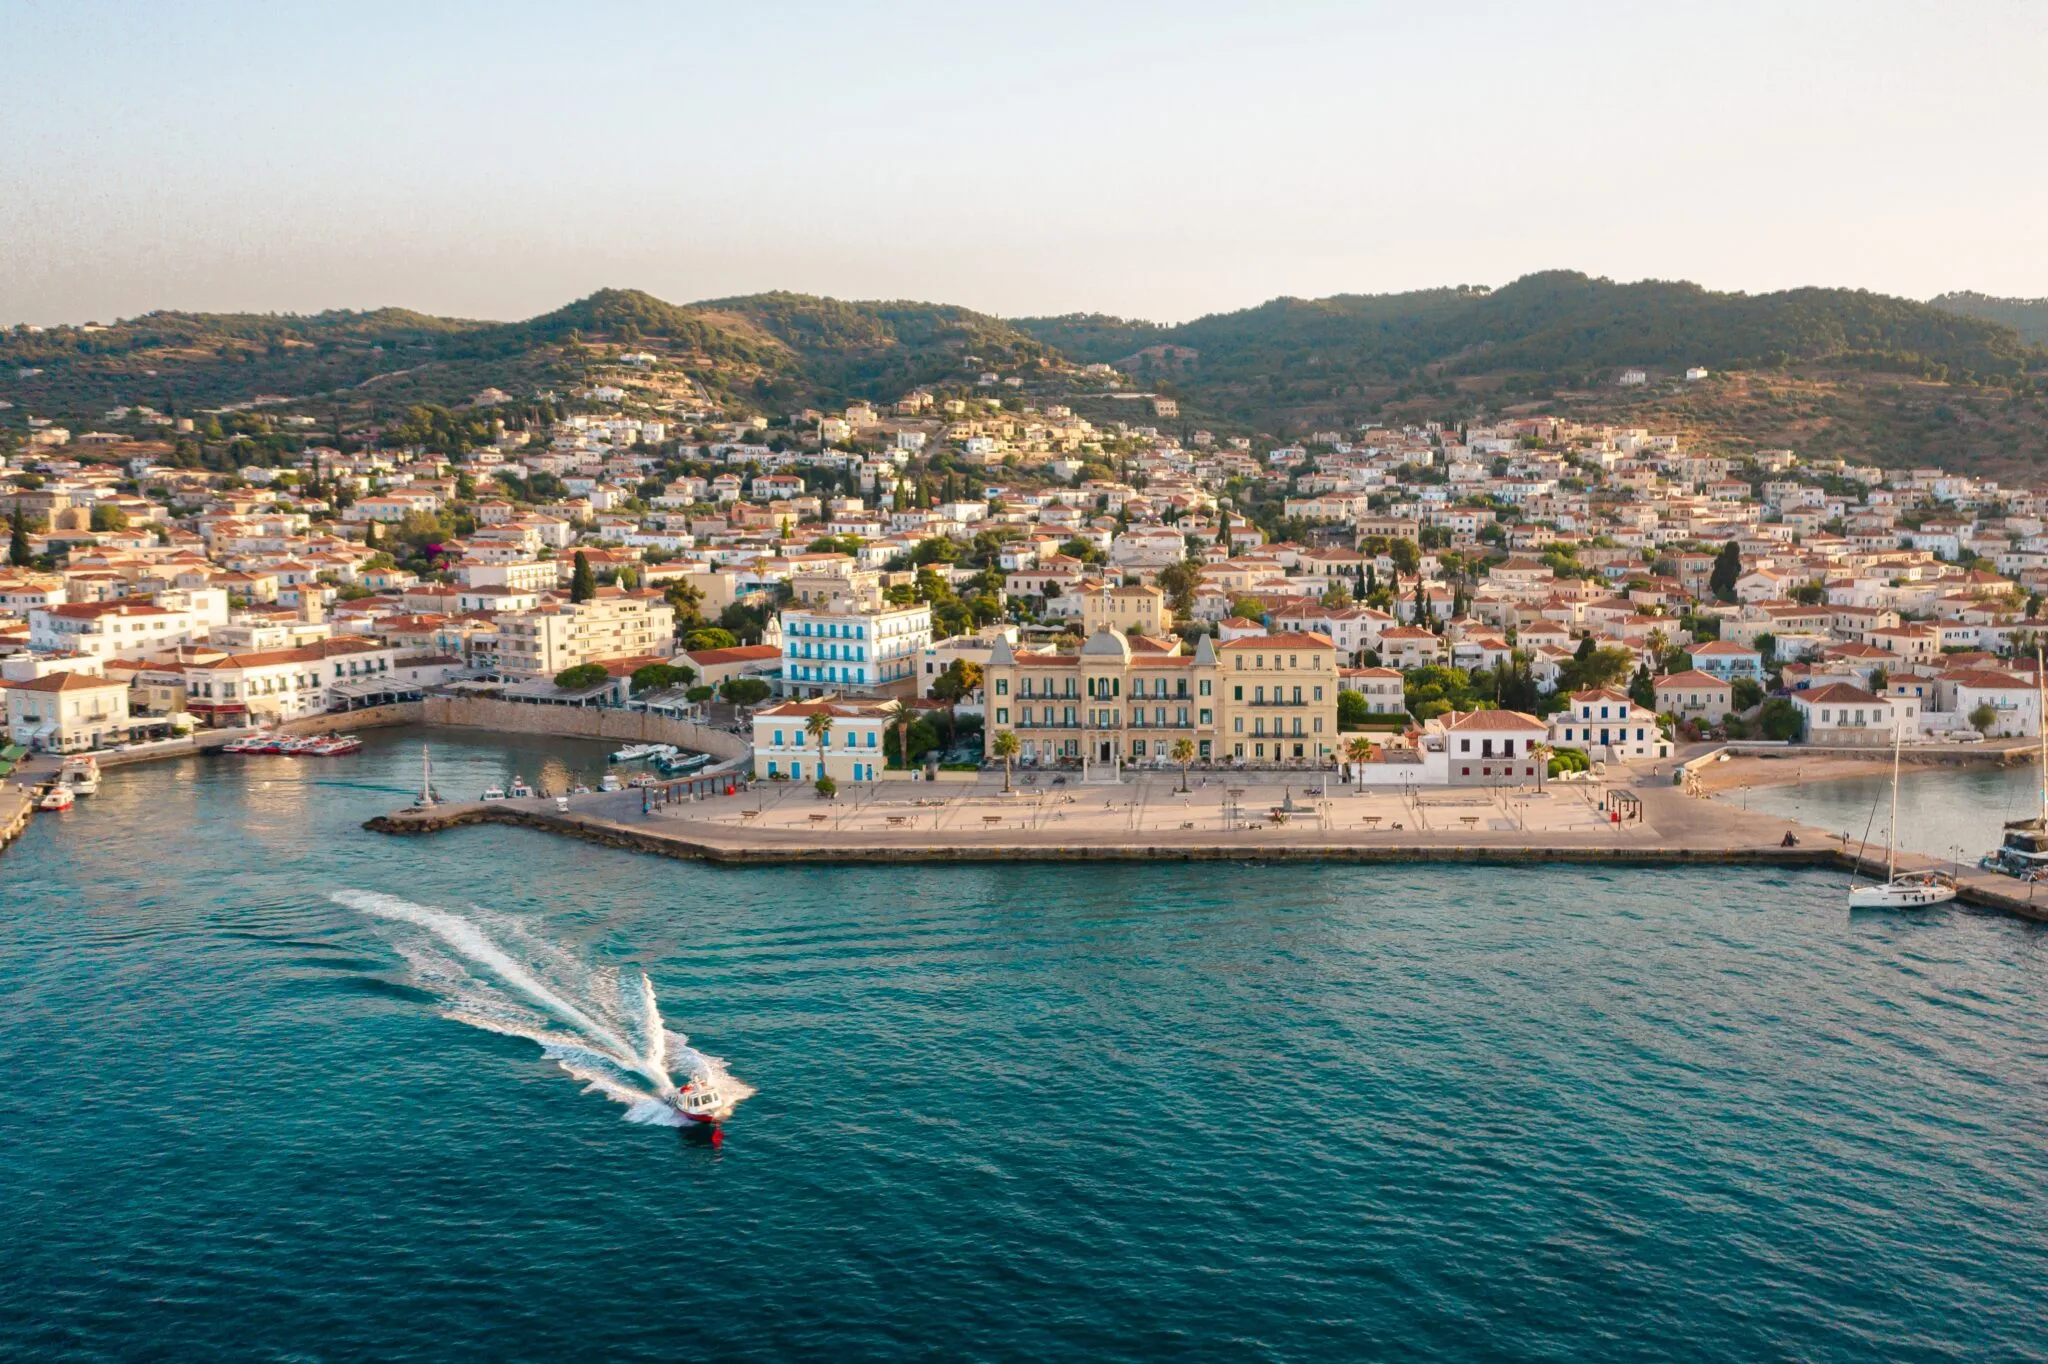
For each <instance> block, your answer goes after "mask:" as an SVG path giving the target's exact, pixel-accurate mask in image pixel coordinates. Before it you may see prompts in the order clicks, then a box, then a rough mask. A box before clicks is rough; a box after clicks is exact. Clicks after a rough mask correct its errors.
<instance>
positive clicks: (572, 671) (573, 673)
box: [555, 663, 611, 691]
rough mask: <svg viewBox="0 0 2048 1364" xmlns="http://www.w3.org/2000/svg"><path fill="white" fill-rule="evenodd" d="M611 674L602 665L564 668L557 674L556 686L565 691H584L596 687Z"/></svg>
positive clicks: (579, 664) (589, 664)
mask: <svg viewBox="0 0 2048 1364" xmlns="http://www.w3.org/2000/svg"><path fill="white" fill-rule="evenodd" d="M610 676H611V674H610V673H607V672H606V671H605V670H604V664H602V663H578V664H577V665H576V666H575V667H573V668H564V669H562V671H560V672H558V673H556V674H555V685H556V686H557V687H560V688H561V689H562V690H563V691H582V690H583V689H584V688H585V687H594V686H596V685H597V684H598V683H600V682H603V681H604V680H605V679H606V678H608V677H610Z"/></svg>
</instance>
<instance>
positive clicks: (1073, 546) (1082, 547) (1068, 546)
mask: <svg viewBox="0 0 2048 1364" xmlns="http://www.w3.org/2000/svg"><path fill="white" fill-rule="evenodd" d="M1060 553H1062V554H1064V555H1066V556H1067V557H1068V558H1069V559H1079V560H1080V561H1081V562H1082V563H1084V564H1099V563H1101V562H1102V561H1103V560H1104V559H1105V558H1107V557H1108V556H1107V555H1105V554H1104V553H1103V552H1102V551H1101V550H1099V549H1097V548H1096V547H1095V542H1094V541H1092V540H1083V539H1082V538H1081V537H1080V536H1078V535H1077V536H1075V537H1074V538H1073V539H1071V540H1069V541H1067V542H1066V543H1065V544H1064V545H1061V546H1060Z"/></svg>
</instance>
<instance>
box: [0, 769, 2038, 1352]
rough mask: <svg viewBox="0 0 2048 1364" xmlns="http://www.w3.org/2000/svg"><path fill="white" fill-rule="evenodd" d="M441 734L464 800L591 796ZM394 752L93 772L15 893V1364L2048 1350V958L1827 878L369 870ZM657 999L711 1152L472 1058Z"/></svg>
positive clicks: (522, 1073)
mask: <svg viewBox="0 0 2048 1364" xmlns="http://www.w3.org/2000/svg"><path fill="white" fill-rule="evenodd" d="M432 737H433V740H434V743H435V752H436V766H437V769H438V775H439V781H440V784H441V786H442V787H443V789H444V790H445V791H448V792H449V793H451V794H455V793H460V794H464V795H468V794H472V793H473V792H474V791H476V790H480V789H481V788H482V787H484V786H485V785H488V784H490V783H492V782H494V781H501V780H504V779H506V778H509V776H510V775H511V774H512V772H513V771H515V770H517V771H523V772H524V773H525V774H526V775H527V776H528V777H529V778H531V777H532V776H533V775H535V773H536V771H537V770H539V768H540V766H541V765H542V764H543V763H544V762H545V763H552V764H557V765H559V766H561V767H566V768H568V769H571V770H579V771H581V772H583V773H584V774H585V775H591V774H594V773H595V772H596V771H597V769H598V764H599V763H600V762H601V761H602V755H601V753H600V752H598V751H597V750H595V749H594V748H591V747H588V746H578V745H571V744H556V743H541V742H529V743H526V744H524V745H523V746H519V743H518V741H516V740H510V739H508V740H506V741H505V742H504V744H502V745H501V744H499V743H498V742H497V741H495V739H494V737H493V736H489V735H478V734H475V733H463V732H444V733H439V734H436V735H433V736H432ZM418 740H419V736H418V735H412V736H405V737H400V736H394V735H379V736H376V737H374V738H373V739H372V740H371V742H370V743H369V746H368V748H367V749H366V750H365V751H364V752H363V753H362V754H360V755H357V756H355V757H353V758H345V759H339V760H330V761H325V762H322V761H317V760H297V761H295V760H291V759H284V758H258V759H241V760H237V759H232V758H211V759H205V760H189V761H182V762H178V763H171V764H163V765H157V766H151V767H146V768H137V769H130V770H125V771H114V772H110V773H109V774H108V778H107V781H106V784H105V787H104V789H103V790H102V792H101V793H100V794H99V795H98V796H95V797H93V798H91V799H89V800H87V801H84V802H82V803H81V805H80V807H79V808H78V809H77V810H76V811H74V812H73V813H71V814H69V815H65V816H61V817H53V818H43V819H40V820H38V821H37V823H36V825H35V826H34V828H33V830H32V831H31V832H30V833H29V834H28V835H27V837H26V838H25V840H24V841H23V842H22V843H21V844H20V845H18V846H17V847H15V848H14V849H12V850H10V851H9V852H8V853H6V854H5V856H4V857H0V1056H4V1057H5V1058H6V1062H7V1064H6V1068H5V1077H6V1083H5V1084H4V1085H0V1208H4V1210H5V1213H6V1222H7V1225H6V1228H5V1231H4V1234H0V1357H4V1358H9V1359H41V1358H65V1357H78V1358H110V1359H135V1358H181V1359H182V1358H205V1359H280V1358H292V1359H360V1358H376V1359H420V1360H443V1359H467V1358H491V1359H554V1358H650V1359H654V1358H659V1359H675V1358H684V1359H721V1360H722V1359H747V1358H760V1359H770V1358H773V1359H782V1358H824V1359H834V1360H840V1359H900V1358H905V1357H922V1358H947V1359H953V1358H974V1359H1055V1358H1058V1359H1070V1358H1088V1359H1093V1358H1105V1359H1166V1358H1188V1357H1195V1358H1229V1359H1232V1360H1243V1359H1282V1360H1323V1359H1333V1358H1335V1359H1349V1358H1360V1359H1364V1358H1375V1359H1376V1358H1442V1359H1473V1358H1485V1359H1557V1360H1584V1359H1614V1358H1619V1359H1713V1360H1743V1361H1748V1360H1759V1359H1801V1360H1859V1361H1860V1360H1868V1359H1873V1358H1885V1359H1906V1360H1919V1359H1967V1360H1973V1361H1974V1360H2000V1359H2028V1358H2039V1357H2041V1355H2042V1353H2043V1350H2044V1341H2048V960H2044V957H2048V953H2044V942H2048V938H2044V935H2043V931H2042V930H2041V929H2039V928H2036V927H2033V926H2030V925H2028V924H2025V923H2021V922H2017V921H2014V920H2011V919H2006V918H2000V917H1994V916H1990V915H1985V914H1981V913H1977V912H1974V911H1970V910H1967V909H1963V908H1949V909H1944V910H1942V911H1939V912H1936V913H1931V914H1926V915H1920V916H1915V917H1884V916H1872V917H1863V916H1856V917H1851V916H1850V915H1849V914H1848V913H1847V912H1846V911H1845V910H1844V909H1843V908H1842V900H1841V892H1842V888H1843V885H1844V884H1845V883H1844V881H1843V878H1841V877H1839V876H1834V875H1829V874H1821V873H1790V872H1787V873H1778V872H1771V871H1728V870H1709V871H1681V872H1651V871H1642V872H1605V871H1590V870H1589V871H1579V870H1573V869H1565V868H1544V869H1530V870H1519V869H1512V868H1425V867H1418V868H1391V869H1388V868H1347V867H1332V868H1320V869H1319V868H1313V867H1301V866H1292V865H1289V866H1259V865H1242V866H1222V865H1213V866H1184V865H1171V864H1162V865H1135V866H1123V867H1029V866H1016V867H987V868H974V867H947V868H925V867H917V866H902V867H874V868H861V869H839V870H794V869H748V870H718V869H712V868H707V867H700V866H696V865H692V864H686V863H678V862H671V861H665V860H661V859H655V858H647V857H638V856H633V855H629V854H624V853H618V852H612V851H607V850H603V849H597V848H592V847H586V846H583V845H580V844H575V843H570V842H565V841H560V840H556V839H553V838H550V837H548V836H547V835H544V834H539V833H535V832H531V831H526V830H515V829H499V828H481V829H470V830H463V831H458V832H455V833H450V834H445V835H440V836H436V837H433V838H429V839H421V840H399V839H392V838H384V837H379V836H375V835H371V834H368V833H364V832H362V831H361V830H360V829H359V828H358V827H357V826H358V824H359V823H360V821H361V820H363V819H364V818H366V817H367V816H369V815H371V814H374V813H377V812H379V811H380V810H383V809H387V808H390V807H391V806H393V805H394V804H398V803H401V802H402V801H403V800H404V798H405V792H406V791H407V789H408V787H409V786H410V784H412V783H413V782H414V781H415V780H416V773H417V768H418V749H419V742H418ZM351 892H357V893H360V894H354V895H351V894H350V893H351ZM337 894H340V895H343V896H344V899H345V900H350V901H352V903H342V902H338V901H337V900H336V899H335V898H334V897H335V896H336V895H337ZM363 905H374V906H382V907H383V912H366V911H365V909H364V908H362V907H361V906H363ZM394 906H396V907H397V908H395V909H394V908H393V907H394ZM407 915H411V916H412V917H410V918H408V917H406V916H407ZM428 925H433V926H435V927H432V928H429V927H427V926H428ZM494 953H495V954H496V955H495V956H493V955H492V954H494ZM641 972H644V973H645V974H646V976H647V977H648V979H649V981H650V982H651V984H652V986H653V989H654V991H655V993H656V995H657V996H658V1002H659V1008H660V1011H661V1013H662V1015H663V1016H664V1018H665V1020H666V1023H667V1027H668V1028H669V1029H671V1030H673V1031H675V1032H678V1033H687V1034H688V1035H689V1040H690V1043H691V1045H693V1046H697V1047H701V1048H703V1049H704V1050H706V1051H707V1052H710V1053H712V1054H715V1055H717V1056H721V1057H724V1058H725V1059H726V1061H727V1062H728V1063H729V1065H730V1067H731V1070H732V1072H733V1073H734V1074H735V1075H736V1076H738V1077H739V1078H740V1079H741V1080H744V1081H745V1082H747V1083H748V1084H751V1085H753V1086H755V1087H756V1088H757V1089H758V1091H759V1092H758V1094H756V1095H755V1096H754V1097H753V1098H751V1099H749V1100H747V1101H746V1102H745V1103H744V1104H742V1105H741V1107H740V1109H739V1111H738V1114H737V1116H736V1117H735V1118H734V1120H733V1122H732V1123H731V1125H730V1128H729V1136H728V1139H727V1140H726V1142H725V1144H724V1145H723V1147H722V1148H719V1149H713V1148H711V1147H709V1146H707V1145H705V1144H703V1143H701V1142H697V1141H692V1140H689V1139H687V1138H685V1137H684V1136H682V1135H681V1134H679V1133H678V1132H676V1131H675V1130H672V1129H669V1128H665V1127H658V1126H648V1125H641V1124H637V1123H633V1122H627V1121H624V1120H623V1118H624V1116H625V1114H627V1112H628V1111H629V1109H628V1107H627V1106H626V1105H625V1104H623V1103H619V1102H614V1101H613V1100H612V1099H611V1098H608V1097H606V1095H605V1094H603V1093H588V1092H585V1088H584V1085H583V1083H582V1082H581V1081H579V1080H577V1079H574V1078H571V1077H570V1076H569V1075H567V1074H565V1073H564V1071H563V1070H562V1069H561V1067H560V1066H559V1065H558V1064H557V1063H556V1062H555V1061H554V1060H550V1059H548V1057H546V1056H544V1055H543V1053H542V1050H541V1048H540V1047H539V1046H538V1045H536V1044H535V1043H534V1042H533V1041H531V1040H529V1039H528V1038H526V1037H523V1036H518V1035H514V1034H513V1033H510V1032H507V1031H502V1030H501V1031H492V1030H488V1029H486V1028H484V1027H479V1026H473V1025H472V1024H473V1023H474V1022H475V1021H485V1022H491V1021H493V1020H495V1021H496V1023H498V1024H499V1025H505V1019H506V1017H508V1016H509V1015H508V1014H505V1013H503V1012H500V1013H499V1014H494V1015H491V1016H490V1017H486V1018H482V1019H481V1020H479V1019H477V1018H476V1017H474V1016H473V1017H472V1023H465V1022H460V1021H454V1020H451V1019H450V1018H447V1017H444V1016H443V1014H444V1013H446V1012H458V1013H460V1012H463V1011H464V1010H471V1011H472V1012H473V1011H476V1010H482V1011H484V1013H486V1014H489V1013H490V1010H492V1009H494V1008H500V1007H501V1006H506V1001H508V1000H512V999H513V996H517V995H520V993H521V991H520V987H518V986H515V985H508V984H507V981H508V979H509V978H510V977H511V976H514V975H517V976H522V977H524V978H525V979H526V980H527V981H528V983H532V984H537V985H541V986H544V987H545V988H548V989H551V990H557V991H561V992H568V993H577V992H580V994H578V1000H580V1001H581V1002H582V1004H583V1005H584V1006H587V1007H586V1008H585V1009H584V1011H583V1013H582V1022H581V1023H573V1022H572V1023H567V1024H565V1023H563V1022H562V1020H561V1019H559V1018H557V1019H556V1020H555V1021H554V1023H553V1024H551V1025H550V1026H552V1027H553V1028H554V1030H555V1032H557V1033H561V1032H564V1031H566V1032H568V1033H571V1034H577V1035H582V1036H585V1037H586V1038H587V1037H588V1036H589V1035H590V1034H591V1032H592V1030H597V1031H605V1030H609V1029H611V1028H612V1027H613V1024H614V1023H617V1024H618V1026H619V1027H621V1028H626V1029H628V1030H630V1027H631V1026H632V1018H631V1014H632V1007H631V999H632V998H633V997H636V996H635V991H636V990H637V983H638V978H639V974H640V973H641ZM614 975H616V976H617V977H618V983H619V984H622V985H624V986H626V987H627V988H626V990H625V991H624V992H623V993H622V992H620V991H619V990H616V989H611V988H610V986H608V984H607V982H609V981H611V980H612V978H613V976H614ZM608 989H610V993H609V994H607V990H608ZM494 992H495V993H494ZM563 997H564V998H566V996H563ZM523 998H524V999H525V1001H526V1003H528V1004H531V1003H532V1000H533V996H532V995H531V994H530V993H528V994H525V995H524V996H523ZM514 1002H515V1003H516V1002H517V1001H516V1000H515V1001H514ZM567 1002H571V1003H575V1002H577V1001H567ZM508 1007H509V1006H508ZM621 1019H623V1020H624V1021H623V1022H620V1021H619V1020H621ZM586 1025H587V1026H586ZM627 1040H631V1039H627ZM587 1068H588V1067H587V1066H586V1069H587Z"/></svg>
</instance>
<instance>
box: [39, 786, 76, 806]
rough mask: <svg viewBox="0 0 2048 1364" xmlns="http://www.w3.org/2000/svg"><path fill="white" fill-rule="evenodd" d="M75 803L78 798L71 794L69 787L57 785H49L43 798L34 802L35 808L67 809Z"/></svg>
mask: <svg viewBox="0 0 2048 1364" xmlns="http://www.w3.org/2000/svg"><path fill="white" fill-rule="evenodd" d="M77 803H78V798H77V797H76V796H74V795H72V794H71V788H70V787H68V786H62V785H59V786H53V787H51V788H50V789H49V791H48V792H47V793H46V794H45V795H44V796H43V798H42V799H41V800H39V801H37V802H36V809H38V810H69V809H70V808H71V807H72V806H73V805H76V804H77Z"/></svg>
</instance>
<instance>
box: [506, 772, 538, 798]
mask: <svg viewBox="0 0 2048 1364" xmlns="http://www.w3.org/2000/svg"><path fill="white" fill-rule="evenodd" d="M510 794H511V796H512V799H514V800H526V799H527V798H529V797H530V796H532V795H533V788H532V787H531V786H528V785H527V784H526V778H524V777H514V778H512V790H511V793H510Z"/></svg>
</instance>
